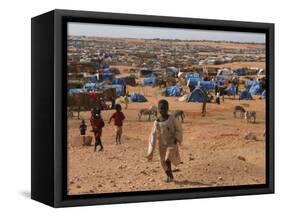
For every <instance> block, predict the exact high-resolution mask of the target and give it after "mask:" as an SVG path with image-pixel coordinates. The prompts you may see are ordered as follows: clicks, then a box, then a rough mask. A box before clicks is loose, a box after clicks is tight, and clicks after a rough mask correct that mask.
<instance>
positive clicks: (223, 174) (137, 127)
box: [67, 86, 265, 195]
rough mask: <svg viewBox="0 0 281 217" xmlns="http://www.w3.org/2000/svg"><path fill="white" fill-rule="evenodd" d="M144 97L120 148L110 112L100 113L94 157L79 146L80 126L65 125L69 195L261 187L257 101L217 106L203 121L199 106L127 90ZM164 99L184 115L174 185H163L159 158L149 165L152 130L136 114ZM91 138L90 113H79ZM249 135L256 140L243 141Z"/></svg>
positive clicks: (134, 107)
mask: <svg viewBox="0 0 281 217" xmlns="http://www.w3.org/2000/svg"><path fill="white" fill-rule="evenodd" d="M127 88H128V90H129V91H130V92H131V93H132V92H141V93H143V94H144V95H145V96H146V98H147V99H148V102H145V103H130V104H129V107H128V109H127V110H125V109H124V106H123V105H122V106H123V112H124V114H125V116H126V120H125V122H124V127H123V136H122V144H121V145H115V131H114V126H113V123H111V124H107V121H108V119H109V117H110V115H111V114H112V113H113V112H114V111H113V110H108V111H102V116H103V118H104V120H105V122H106V126H105V127H104V129H103V135H102V142H103V145H104V151H102V152H94V147H93V146H83V145H81V138H80V136H79V124H80V121H79V120H77V118H72V119H69V120H68V149H67V152H68V170H67V172H68V194H70V195H76V194H95V193H108V192H128V191H130V192H131V191H146V190H161V189H179V188H201V187H202V188H204V187H215V186H233V185H248V184H262V183H265V138H264V137H263V133H264V129H265V101H264V100H261V99H258V98H257V97H256V98H255V100H252V101H247V100H241V101H239V100H237V99H236V100H233V99H230V98H227V97H226V99H225V102H223V103H222V104H221V105H217V104H207V115H206V116H205V117H201V108H202V104H200V103H186V102H179V101H177V97H162V96H161V95H160V94H159V91H157V88H152V87H145V88H141V87H129V86H128V87H127ZM162 98H165V99H167V100H168V101H169V103H170V109H171V110H174V109H181V110H184V111H185V114H186V118H185V120H184V122H183V123H182V127H183V133H184V141H183V144H182V146H180V154H181V159H182V161H183V164H180V165H179V166H178V167H173V169H174V176H175V182H172V183H165V182H164V179H165V174H164V172H163V170H162V168H161V167H160V162H159V155H158V153H157V151H156V152H155V153H154V158H153V161H152V162H147V160H146V158H145V155H146V151H147V145H148V138H149V135H150V131H151V128H152V125H153V122H152V121H148V120H147V118H146V117H143V118H142V120H141V121H138V110H139V109H141V108H148V107H149V106H150V105H156V104H157V101H158V100H159V99H162ZM235 105H243V106H244V107H245V108H246V109H247V110H255V111H256V112H257V122H256V123H246V122H245V121H244V120H241V119H239V118H237V119H235V118H234V117H233V113H232V112H233V108H234V106H235ZM82 117H83V118H84V119H85V120H86V123H87V125H88V132H87V133H88V134H89V135H92V134H93V133H92V132H90V129H91V127H90V122H89V118H90V112H82ZM249 132H252V133H254V134H256V135H257V140H246V139H245V138H244V136H245V135H246V134H247V133H249Z"/></svg>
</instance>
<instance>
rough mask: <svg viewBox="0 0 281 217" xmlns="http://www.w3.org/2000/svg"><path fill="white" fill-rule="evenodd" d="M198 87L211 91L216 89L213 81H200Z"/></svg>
mask: <svg viewBox="0 0 281 217" xmlns="http://www.w3.org/2000/svg"><path fill="white" fill-rule="evenodd" d="M200 87H201V88H202V89H204V90H212V89H215V87H216V82H215V81H200Z"/></svg>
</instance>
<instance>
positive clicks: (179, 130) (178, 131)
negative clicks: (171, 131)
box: [174, 118, 183, 145]
mask: <svg viewBox="0 0 281 217" xmlns="http://www.w3.org/2000/svg"><path fill="white" fill-rule="evenodd" d="M174 120H175V122H174V123H175V139H176V143H179V145H181V143H182V140H183V135H182V126H181V123H180V121H179V120H178V119H177V118H174Z"/></svg>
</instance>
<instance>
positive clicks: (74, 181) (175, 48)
mask: <svg viewBox="0 0 281 217" xmlns="http://www.w3.org/2000/svg"><path fill="white" fill-rule="evenodd" d="M151 28H153V27H142V26H121V25H107V24H92V23H89V24H87V25H86V24H79V23H71V22H70V23H68V32H67V93H66V94H67V108H66V111H67V127H68V128H67V189H68V192H67V193H68V194H69V195H80V194H100V193H114V192H132V191H151V190H166V189H189V188H190V189H191V188H206V187H214V188H215V187H221V186H241V185H255V184H263V183H265V182H266V180H265V179H266V163H265V156H266V153H265V146H266V144H265V141H266V138H265V126H266V120H265V116H266V114H265V113H266V97H267V96H266V89H267V72H266V63H265V62H266V61H265V60H266V47H265V34H262V33H247V32H241V33H238V32H222V31H214V30H192V29H169V28H164V27H163V28H162V27H161V28H160V27H159V28H158V29H151Z"/></svg>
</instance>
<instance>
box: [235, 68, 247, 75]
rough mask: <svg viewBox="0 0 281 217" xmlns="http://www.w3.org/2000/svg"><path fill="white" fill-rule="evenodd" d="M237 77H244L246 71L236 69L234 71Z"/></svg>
mask: <svg viewBox="0 0 281 217" xmlns="http://www.w3.org/2000/svg"><path fill="white" fill-rule="evenodd" d="M235 71H236V73H237V75H238V76H245V75H246V70H245V69H244V68H240V69H236V70H235Z"/></svg>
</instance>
